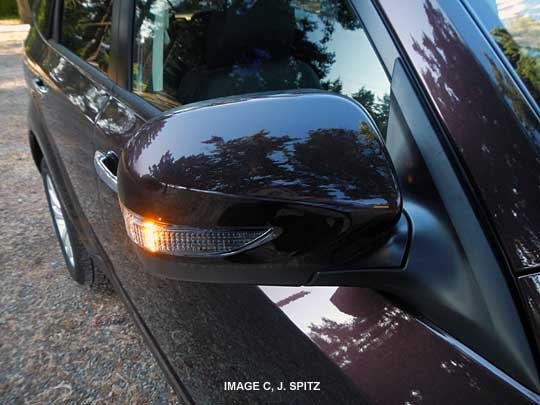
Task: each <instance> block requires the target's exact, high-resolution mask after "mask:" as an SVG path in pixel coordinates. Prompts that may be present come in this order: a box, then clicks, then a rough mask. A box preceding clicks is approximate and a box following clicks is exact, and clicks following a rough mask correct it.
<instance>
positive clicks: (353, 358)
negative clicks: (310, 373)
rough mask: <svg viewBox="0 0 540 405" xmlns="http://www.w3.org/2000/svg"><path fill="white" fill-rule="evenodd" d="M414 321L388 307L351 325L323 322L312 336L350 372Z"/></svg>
mask: <svg viewBox="0 0 540 405" xmlns="http://www.w3.org/2000/svg"><path fill="white" fill-rule="evenodd" d="M338 291H339V289H338ZM368 308H370V307H368ZM366 309H367V308H366ZM410 321H411V318H410V316H409V315H408V314H406V313H405V312H403V311H402V310H400V309H399V308H397V307H395V306H393V305H390V304H388V303H386V304H385V305H383V306H381V307H380V308H378V310H377V311H373V312H372V313H370V315H369V316H355V317H354V319H352V320H350V321H347V322H336V321H334V320H331V319H328V318H322V320H321V322H320V323H318V324H311V325H310V326H309V330H310V332H309V336H310V338H311V339H312V340H313V341H314V342H315V344H316V345H317V346H319V348H320V349H321V350H322V351H323V352H324V353H327V354H329V355H330V357H331V358H332V360H334V361H335V362H336V363H337V364H338V365H339V366H340V367H342V368H347V366H349V365H352V364H362V363H363V361H362V360H363V356H364V354H365V353H366V352H369V351H374V350H376V349H377V348H379V347H381V346H382V345H384V344H385V343H386V342H387V341H388V340H390V339H391V338H392V337H393V336H394V334H396V333H397V332H398V331H399V328H400V326H401V325H402V324H403V323H407V322H410Z"/></svg>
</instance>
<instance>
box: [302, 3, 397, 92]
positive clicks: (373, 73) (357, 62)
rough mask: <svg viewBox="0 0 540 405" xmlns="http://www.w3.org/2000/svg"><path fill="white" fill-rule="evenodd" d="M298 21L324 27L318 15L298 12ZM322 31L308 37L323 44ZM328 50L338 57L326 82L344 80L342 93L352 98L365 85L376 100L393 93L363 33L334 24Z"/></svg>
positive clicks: (362, 31) (342, 81) (360, 30)
mask: <svg viewBox="0 0 540 405" xmlns="http://www.w3.org/2000/svg"><path fill="white" fill-rule="evenodd" d="M296 16H297V18H301V17H304V16H306V17H308V18H309V19H310V20H311V21H315V22H317V25H318V28H319V29H320V30H322V29H323V24H322V23H321V21H320V19H319V18H317V17H316V15H315V14H311V13H306V12H304V11H303V10H300V9H297V10H296ZM322 36H323V35H322V31H320V32H317V31H316V32H313V33H310V34H308V38H309V39H310V40H311V41H313V42H320V41H321V39H322ZM326 46H327V50H328V51H329V52H332V53H334V54H335V63H334V64H333V65H332V66H331V68H330V73H329V74H328V76H327V77H325V78H324V80H335V79H338V78H339V79H341V83H342V84H343V91H342V92H343V94H346V95H348V96H350V95H351V94H353V93H356V92H357V91H358V90H359V89H360V88H361V87H362V86H363V87H365V88H366V89H368V90H371V91H372V92H373V93H375V95H376V96H377V97H382V96H384V95H385V94H390V82H389V81H388V77H387V76H386V73H385V72H384V70H383V68H382V65H381V63H380V62H379V59H378V57H377V55H376V54H375V51H374V50H373V47H372V46H371V44H370V42H369V40H368V38H367V35H366V34H365V32H364V30H362V29H361V28H358V29H356V30H354V31H352V30H346V29H344V28H343V27H342V26H341V25H340V24H339V23H337V22H336V23H335V24H334V32H333V34H332V37H331V40H330V41H329V42H328V43H327V44H326Z"/></svg>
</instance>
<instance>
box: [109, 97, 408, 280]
mask: <svg viewBox="0 0 540 405" xmlns="http://www.w3.org/2000/svg"><path fill="white" fill-rule="evenodd" d="M118 193H119V199H120V204H121V207H122V210H123V213H124V219H125V222H126V229H127V232H128V234H129V237H130V239H131V240H132V241H133V242H134V246H135V248H136V249H137V252H138V253H139V255H140V256H141V258H142V260H143V261H144V265H145V269H146V270H147V271H149V272H152V273H155V274H158V275H161V276H165V277H171V278H175V279H180V280H192V281H206V282H221V283H223V282H230V283H256V284H275V285H301V284H306V283H309V281H310V280H311V279H312V278H313V276H314V275H315V274H316V273H321V272H331V271H336V270H340V271H343V270H356V269H362V268H381V267H384V268H389V267H392V266H396V267H397V266H399V264H400V263H401V260H402V258H403V252H404V249H405V245H406V239H407V236H406V235H407V230H406V226H405V229H403V228H404V226H403V222H406V221H405V220H404V219H401V221H400V218H401V214H402V212H401V211H402V206H401V205H402V202H401V192H400V190H399V186H398V183H397V180H396V176H395V173H394V168H393V166H392V163H391V161H390V158H389V156H388V154H387V152H386V149H385V146H384V143H383V141H382V138H381V136H380V134H379V132H378V130H377V128H376V126H375V124H374V122H373V120H372V119H371V117H370V116H369V114H368V113H367V112H366V110H365V109H364V108H363V107H362V106H361V105H359V104H358V103H356V102H354V101H352V100H350V99H348V98H345V97H342V96H339V95H335V94H331V93H326V92H305V91H304V92H289V93H280V94H263V95H256V96H252V97H240V98H239V97H234V98H226V99H221V100H218V101H216V100H214V101H212V102H206V103H199V104H197V105H192V106H189V107H187V108H180V109H177V110H173V111H170V112H167V113H165V114H163V115H162V116H160V117H158V118H157V119H154V120H152V121H150V122H148V123H147V124H146V125H144V126H143V127H142V128H141V129H140V131H139V133H138V134H137V135H136V136H135V137H134V138H133V139H132V140H131V141H130V142H129V144H128V146H127V147H126V149H125V150H124V152H123V154H122V157H121V160H120V166H119V169H118ZM398 222H399V224H398Z"/></svg>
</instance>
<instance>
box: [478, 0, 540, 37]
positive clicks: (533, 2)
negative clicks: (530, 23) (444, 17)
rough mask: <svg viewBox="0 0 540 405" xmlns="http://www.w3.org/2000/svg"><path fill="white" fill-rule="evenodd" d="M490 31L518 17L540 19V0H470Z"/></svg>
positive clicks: (506, 25)
mask: <svg viewBox="0 0 540 405" xmlns="http://www.w3.org/2000/svg"><path fill="white" fill-rule="evenodd" d="M468 3H469V4H470V5H471V7H472V8H473V9H474V10H475V12H476V14H478V16H479V17H480V19H481V20H482V24H484V26H485V27H486V29H487V30H488V31H491V30H492V29H493V28H496V27H501V26H505V27H506V28H508V24H509V23H510V22H511V21H512V20H513V19H515V18H516V17H532V18H534V19H535V20H538V19H540V1H539V0H468Z"/></svg>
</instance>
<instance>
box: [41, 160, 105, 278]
mask: <svg viewBox="0 0 540 405" xmlns="http://www.w3.org/2000/svg"><path fill="white" fill-rule="evenodd" d="M41 176H42V177H43V185H44V187H45V194H46V195H47V203H48V205H49V211H50V213H51V217H52V222H53V225H54V230H55V232H56V236H57V238H58V242H59V243H60V249H61V250H62V255H63V256H64V260H65V262H66V267H67V269H68V271H69V275H70V276H71V278H73V280H75V281H76V282H77V283H79V284H83V285H88V286H92V287H101V286H104V285H108V280H107V278H106V276H105V274H104V273H103V272H102V271H101V270H100V269H98V268H97V267H96V266H95V265H94V263H93V261H92V258H91V257H90V255H89V254H88V252H87V250H86V248H85V247H84V245H83V244H82V242H81V241H80V239H79V237H78V235H77V232H76V231H75V226H74V225H73V223H72V222H71V221H70V219H69V217H68V216H67V215H66V210H65V208H64V206H63V204H62V201H61V199H60V196H59V194H58V191H57V187H56V186H55V184H54V181H53V178H52V176H51V174H50V172H49V168H48V167H47V164H46V162H45V159H42V161H41Z"/></svg>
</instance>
